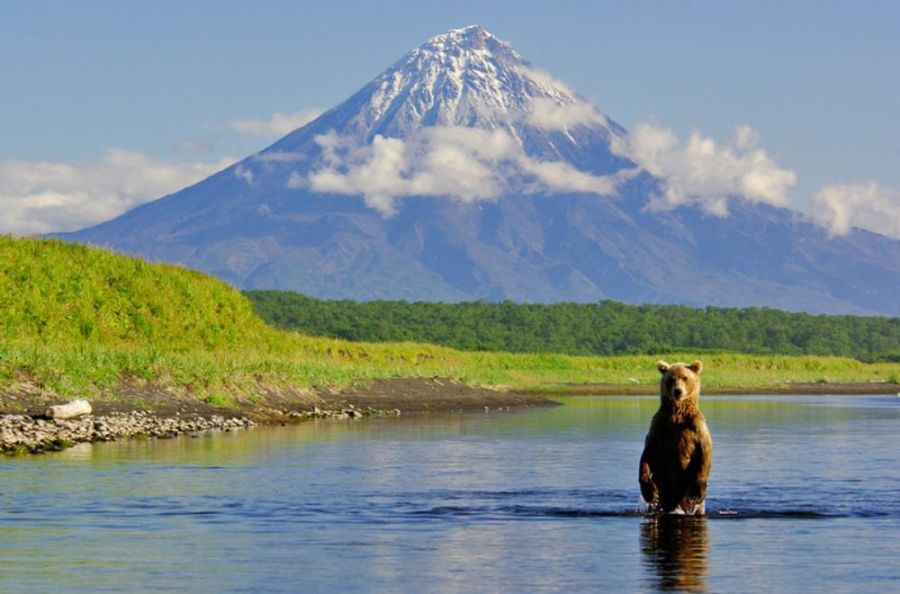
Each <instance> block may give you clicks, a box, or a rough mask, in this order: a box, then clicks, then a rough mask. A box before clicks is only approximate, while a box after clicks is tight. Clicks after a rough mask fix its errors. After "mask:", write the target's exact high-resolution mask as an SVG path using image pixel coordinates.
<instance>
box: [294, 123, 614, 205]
mask: <svg viewBox="0 0 900 594" xmlns="http://www.w3.org/2000/svg"><path fill="white" fill-rule="evenodd" d="M316 142H317V143H318V144H319V146H321V147H322V148H323V163H324V165H323V167H321V168H320V169H317V170H315V171H313V172H312V173H310V175H309V177H308V179H306V180H302V181H301V179H299V177H300V176H299V174H298V175H292V176H291V178H290V179H289V181H288V186H289V187H300V186H303V185H307V186H308V187H309V188H310V189H312V190H313V191H316V192H323V193H333V194H346V195H362V196H363V197H364V199H365V201H366V204H368V205H369V206H370V207H372V208H374V209H376V210H378V211H379V212H381V213H382V214H383V215H385V216H390V215H392V214H393V213H394V199H395V198H397V197H401V196H419V197H422V196H447V197H452V198H456V199H458V200H462V201H464V202H471V201H475V200H488V199H493V198H497V197H499V196H501V195H502V194H504V193H510V192H515V191H520V192H526V193H528V192H530V193H533V192H547V193H558V192H587V193H594V194H599V195H611V194H614V193H615V182H614V180H613V179H612V178H610V177H599V176H595V175H591V174H589V173H585V172H583V171H579V170H577V169H575V168H574V167H572V166H571V165H569V164H567V163H564V162H560V161H539V160H537V159H534V158H532V157H529V156H528V155H526V154H525V153H524V151H523V150H522V148H521V147H520V146H519V144H518V143H517V142H516V141H515V140H514V139H513V138H512V136H510V134H509V133H508V132H506V131H503V130H480V129H474V128H462V127H428V128H423V129H421V130H420V131H419V132H418V133H416V134H414V135H413V136H411V137H410V138H408V139H406V140H401V139H399V138H385V137H383V136H380V135H379V136H376V137H375V139H374V140H373V142H372V143H371V144H370V145H363V146H357V145H355V144H353V143H352V142H351V141H349V140H348V139H347V138H342V137H339V136H337V135H336V134H334V133H329V134H323V135H320V136H317V137H316ZM304 182H305V183H304Z"/></svg>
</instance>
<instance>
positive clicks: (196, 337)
mask: <svg viewBox="0 0 900 594" xmlns="http://www.w3.org/2000/svg"><path fill="white" fill-rule="evenodd" d="M665 358H666V359H667V360H669V361H676V360H691V359H693V358H695V356H694V354H692V353H682V354H678V353H676V354H669V355H666V357H665ZM656 359H657V357H655V356H652V355H628V356H612V357H589V356H566V355H555V354H510V353H485V352H463V351H457V350H453V349H450V348H446V347H439V346H433V345H427V344H417V343H360V342H346V341H342V340H337V339H326V338H312V337H308V336H304V335H301V334H297V333H290V332H283V331H279V330H275V329H273V328H270V327H269V326H267V325H265V324H264V323H263V322H262V321H261V320H260V319H259V318H258V317H257V316H256V315H255V314H254V313H253V310H252V308H251V306H250V303H249V302H248V300H247V299H246V298H245V297H244V296H243V295H241V294H240V293H239V292H238V291H236V290H234V289H232V288H231V287H229V286H228V285H226V284H225V283H223V282H221V281H218V280H216V279H214V278H212V277H209V276H206V275H203V274H201V273H198V272H194V271H191V270H187V269H184V268H180V267H177V266H169V265H162V264H151V263H147V262H144V261H141V260H139V259H136V258H130V257H126V256H122V255H116V254H112V253H109V252H106V251H104V250H100V249H95V248H86V247H82V246H76V245H69V244H64V243H62V242H59V241H55V240H38V239H12V238H9V237H2V236H0V392H4V391H5V392H7V393H12V392H14V391H15V390H17V389H22V387H23V386H29V387H30V388H31V389H37V390H40V391H43V392H49V393H52V394H58V395H61V396H72V395H87V396H101V397H104V398H108V399H117V398H121V397H122V396H120V394H122V393H123V390H122V387H123V386H124V385H130V386H135V385H137V386H141V385H154V386H164V387H168V388H170V389H172V390H174V391H175V392H177V393H179V394H182V395H188V396H192V397H196V398H197V399H198V400H201V401H204V402H207V403H209V404H212V405H214V406H230V405H231V404H232V403H234V402H236V401H242V402H251V403H252V402H254V401H256V399H258V398H260V396H261V394H263V393H264V392H266V391H271V390H276V391H279V390H283V391H285V392H286V391H288V390H291V389H294V390H296V389H321V388H325V387H341V386H346V385H348V384H350V383H351V382H353V381H358V380H368V379H376V378H391V377H433V376H441V377H452V378H456V379H459V380H461V381H463V382H466V383H470V384H479V385H488V386H509V387H516V388H552V387H553V386H560V385H563V384H568V383H613V384H625V385H633V384H635V383H637V384H641V385H648V386H650V385H654V384H656V383H657V381H658V374H657V371H656V368H655V365H654V362H655V361H656ZM703 360H704V363H705V371H704V384H705V385H706V386H712V387H729V386H743V387H749V388H754V387H766V386H776V385H779V384H783V383H784V382H788V381H792V382H800V381H802V382H816V381H820V380H823V379H824V380H827V381H828V382H861V381H873V380H875V381H894V382H896V381H897V371H896V365H890V364H864V363H861V362H859V361H856V360H854V359H847V358H837V357H812V356H804V357H780V356H768V355H766V356H755V355H740V354H728V353H722V354H714V353H713V354H710V353H706V354H704V355H703Z"/></svg>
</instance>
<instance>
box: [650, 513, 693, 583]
mask: <svg viewBox="0 0 900 594" xmlns="http://www.w3.org/2000/svg"><path fill="white" fill-rule="evenodd" d="M641 550H642V551H643V553H644V562H645V564H646V565H647V566H648V569H651V570H652V572H653V574H655V577H656V579H655V580H654V581H655V582H656V587H657V588H658V589H659V590H662V591H671V590H680V591H685V592H706V591H707V584H706V577H707V573H708V571H709V566H708V563H709V535H708V534H707V531H706V518H705V517H702V516H681V515H672V514H664V515H654V516H650V517H648V518H647V519H645V520H644V521H643V522H642V523H641Z"/></svg>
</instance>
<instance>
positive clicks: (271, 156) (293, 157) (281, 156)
mask: <svg viewBox="0 0 900 594" xmlns="http://www.w3.org/2000/svg"><path fill="white" fill-rule="evenodd" d="M305 158H306V155H304V154H303V153H293V152H288V151H266V152H264V153H257V154H255V155H253V160H254V161H259V162H260V163H293V162H295V161H302V160H303V159H305Z"/></svg>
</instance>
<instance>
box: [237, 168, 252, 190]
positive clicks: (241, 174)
mask: <svg viewBox="0 0 900 594" xmlns="http://www.w3.org/2000/svg"><path fill="white" fill-rule="evenodd" d="M234 176H235V177H236V178H238V179H240V180H243V181H245V182H247V185H248V186H252V185H253V180H254V179H256V176H255V175H254V174H253V171H251V170H250V169H247V168H246V167H244V166H243V165H238V166H237V167H235V168H234Z"/></svg>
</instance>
